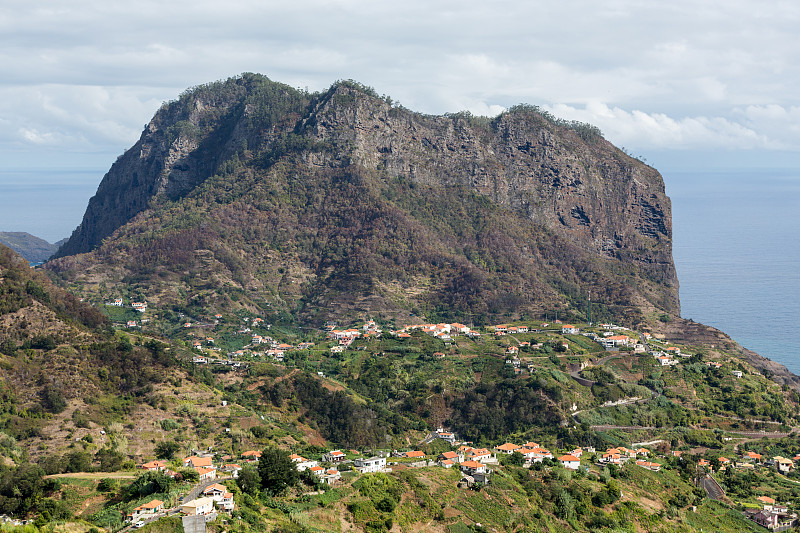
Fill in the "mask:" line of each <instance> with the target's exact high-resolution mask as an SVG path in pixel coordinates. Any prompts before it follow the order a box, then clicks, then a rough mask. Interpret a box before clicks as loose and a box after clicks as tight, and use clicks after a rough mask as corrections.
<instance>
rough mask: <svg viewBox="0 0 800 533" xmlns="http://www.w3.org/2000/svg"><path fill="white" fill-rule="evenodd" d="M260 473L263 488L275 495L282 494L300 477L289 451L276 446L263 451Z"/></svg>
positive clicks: (259, 465) (259, 463) (259, 466)
mask: <svg viewBox="0 0 800 533" xmlns="http://www.w3.org/2000/svg"><path fill="white" fill-rule="evenodd" d="M258 475H259V477H260V478H261V488H263V489H264V490H265V491H267V492H268V493H270V494H273V495H274V494H280V493H281V492H283V491H284V490H286V488H288V487H290V486H292V485H294V484H296V483H297V481H298V479H299V475H298V472H297V468H295V466H294V463H293V462H292V460H291V459H290V458H289V452H286V451H283V450H281V449H279V448H276V447H274V446H270V447H269V448H267V449H265V450H264V451H263V452H262V454H261V458H260V459H259V460H258Z"/></svg>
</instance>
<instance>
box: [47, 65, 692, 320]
mask: <svg viewBox="0 0 800 533" xmlns="http://www.w3.org/2000/svg"><path fill="white" fill-rule="evenodd" d="M670 215H671V213H670V202H669V198H668V197H667V196H666V195H665V193H664V184H663V181H662V179H661V176H660V175H659V174H658V172H657V171H655V170H654V169H652V168H650V167H648V166H646V165H644V164H643V163H641V162H639V161H637V160H635V159H632V158H630V157H628V156H627V155H626V154H624V153H623V152H621V151H620V150H618V149H617V148H615V147H614V146H612V145H611V144H610V143H608V142H607V141H606V140H604V139H603V138H602V136H601V135H600V133H599V131H597V130H596V129H595V128H592V127H591V126H588V125H585V124H575V123H564V122H562V121H558V120H556V119H554V118H553V117H551V116H549V115H547V114H546V113H542V112H540V111H539V110H538V109H536V108H533V107H530V106H518V107H516V108H513V109H511V110H510V111H508V112H506V113H504V114H502V115H500V116H499V117H497V118H495V119H487V118H484V117H473V116H470V115H469V114H463V113H462V114H456V115H450V116H427V115H420V114H417V113H413V112H411V111H409V110H407V109H405V108H402V107H398V106H393V105H392V104H391V103H390V101H389V99H387V98H381V97H378V96H377V95H376V94H375V93H374V91H372V90H370V89H369V88H365V87H363V86H360V85H359V84H356V83H352V82H343V83H337V84H335V85H334V86H332V87H331V88H330V89H329V90H328V91H326V92H324V93H320V94H305V93H302V92H298V91H296V90H294V89H291V88H290V87H287V86H284V85H281V84H277V83H274V82H271V81H269V80H267V79H266V78H264V77H262V76H258V75H251V74H246V75H243V76H241V77H238V78H235V79H231V80H227V81H225V82H218V83H214V84H209V85H206V86H202V87H198V88H194V89H192V90H189V91H187V92H186V93H184V94H183V95H181V97H180V98H179V99H178V100H177V101H175V102H171V103H169V104H166V105H165V106H163V107H162V109H160V110H159V111H158V113H157V114H156V115H155V117H154V118H153V120H152V121H151V122H150V124H148V125H147V127H146V129H145V131H144V132H143V134H142V136H141V138H140V140H139V141H138V142H137V143H136V144H135V145H134V146H133V147H132V148H131V149H130V150H128V151H127V152H126V153H125V154H124V155H122V156H121V157H120V158H119V159H118V161H117V162H116V163H115V164H114V165H113V166H112V168H111V169H110V170H109V172H108V174H106V176H105V177H104V178H103V181H102V182H101V184H100V186H99V188H98V191H97V194H96V195H95V196H94V197H93V198H92V199H91V201H90V202H89V207H88V209H87V211H86V214H85V215H84V219H83V221H82V223H81V225H80V226H79V227H78V228H77V229H76V230H75V232H74V233H73V235H72V237H71V238H70V240H69V241H68V242H67V243H66V244H65V245H64V246H63V247H62V248H61V250H60V251H59V255H60V256H62V257H65V256H69V255H74V254H85V253H87V252H92V255H91V256H90V257H88V258H87V257H83V256H81V257H80V258H71V259H65V260H60V261H57V262H54V263H52V264H51V268H53V269H54V270H57V271H59V272H61V273H62V274H64V275H65V276H67V277H71V279H73V280H77V279H83V280H84V282H87V281H86V280H88V278H87V276H88V274H87V270H92V269H93V270H95V271H99V270H103V269H104V268H105V270H104V272H105V274H102V275H101V274H99V273H98V272H95V274H96V275H95V276H94V277H93V278H92V279H99V278H102V277H104V276H105V277H106V278H108V280H111V279H113V278H114V277H119V276H123V277H124V275H130V274H131V273H135V272H136V271H138V270H140V268H141V266H142V265H143V264H144V265H149V266H148V267H147V268H151V269H156V270H167V271H169V272H172V273H173V274H174V275H175V276H180V275H182V274H185V272H187V271H194V270H193V269H194V268H195V267H197V268H198V269H199V267H200V266H202V265H203V264H205V265H206V266H207V267H209V268H212V269H214V273H209V274H203V275H202V276H203V277H209V276H211V277H215V278H216V281H208V282H207V283H206V284H205V286H206V288H208V289H209V290H213V291H215V297H218V296H219V289H220V288H222V287H225V286H228V287H236V289H237V290H241V291H244V292H245V293H248V294H250V295H251V296H252V297H251V301H252V302H255V301H257V300H260V299H262V298H263V297H264V295H267V296H266V299H267V300H268V302H267V303H269V304H270V305H273V304H276V305H277V307H281V308H282V309H284V310H286V311H289V312H291V313H302V312H305V311H308V309H309V307H310V306H322V307H325V308H326V309H327V312H329V313H333V314H336V312H337V310H342V309H345V308H347V309H349V310H352V311H360V312H369V311H375V310H376V309H380V310H384V311H387V310H391V309H394V310H395V311H396V310H398V309H401V308H402V309H406V311H410V310H411V309H412V308H415V307H419V308H420V309H422V310H423V311H425V310H427V311H428V312H429V314H430V312H432V311H433V309H438V311H437V312H439V313H444V314H447V313H449V312H452V311H453V310H456V309H460V310H461V311H463V312H467V313H469V314H472V313H481V314H484V315H485V314H489V315H497V314H503V313H512V314H519V313H523V312H532V311H536V310H538V311H542V310H546V309H548V308H549V309H572V310H573V311H575V310H579V309H580V308H581V307H582V306H583V305H584V304H585V300H586V296H587V294H588V292H589V291H592V292H593V294H596V295H598V296H597V297H595V301H596V302H597V304H598V306H599V307H600V309H601V310H602V309H607V310H609V311H610V310H612V309H614V310H616V312H620V311H623V312H624V313H627V314H630V313H633V314H636V315H637V316H638V317H639V319H641V318H642V317H644V316H646V315H648V314H652V313H653V312H668V313H674V314H677V313H678V312H679V303H678V283H677V279H676V274H675V268H674V265H673V263H672V253H671V220H670ZM177 233H180V234H181V235H182V237H177V236H176V235H177ZM144 234H147V235H148V237H147V239H143V237H142V236H143V235H144ZM104 239H105V240H106V242H105V244H103V245H102V246H101V243H103V241H104ZM189 243H191V245H190V244H189ZM162 248H163V253H160V254H159V258H153V257H152V255H153V250H154V249H162ZM93 250H94V251H93ZM189 256H191V258H189ZM134 258H136V259H135V261H134V262H133V263H132V261H133V260H134ZM98 264H101V265H105V267H103V266H97V265H98ZM279 264H280V265H282V266H279ZM176 265H181V266H180V268H178V266H176ZM111 268H114V269H117V271H116V274H115V275H114V276H110V275H109V274H108V269H111ZM119 269H122V270H119ZM178 270H180V272H178ZM138 274H141V272H138ZM160 276H161V277H160V278H158V279H161V280H164V279H168V278H169V277H170V276H169V275H167V274H160ZM139 277H141V276H139ZM183 283H184V284H185V283H186V281H185V280H184V282H183ZM151 285H152V284H151ZM292 285H294V287H292ZM184 289H185V287H184ZM150 290H151V292H153V289H150ZM259 291H260V294H261V296H256V294H257V293H259ZM179 292H182V291H178V290H177V289H175V290H173V293H174V294H173V297H177V296H176V294H177V293H179ZM183 292H185V291H183ZM189 292H190V293H191V292H192V290H191V289H189ZM223 292H224V291H223ZM194 296H197V295H196V294H194ZM192 297H193V296H192V295H191V294H190V295H189V296H188V299H189V300H191V299H192ZM273 297H274V298H273ZM270 298H272V300H270ZM173 300H174V298H173ZM486 300H490V302H489V303H488V304H487V302H486Z"/></svg>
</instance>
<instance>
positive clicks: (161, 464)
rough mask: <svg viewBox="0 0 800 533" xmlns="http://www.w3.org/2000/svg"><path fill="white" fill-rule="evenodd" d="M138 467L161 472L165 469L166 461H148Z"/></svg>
mask: <svg viewBox="0 0 800 533" xmlns="http://www.w3.org/2000/svg"><path fill="white" fill-rule="evenodd" d="M139 468H142V469H144V470H155V471H158V472H163V471H164V470H166V469H167V462H166V461H150V462H149V463H144V464H143V465H142V466H140V467H139Z"/></svg>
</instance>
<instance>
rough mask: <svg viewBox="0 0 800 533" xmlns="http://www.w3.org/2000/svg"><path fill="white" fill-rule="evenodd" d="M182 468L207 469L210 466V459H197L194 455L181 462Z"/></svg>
mask: <svg viewBox="0 0 800 533" xmlns="http://www.w3.org/2000/svg"><path fill="white" fill-rule="evenodd" d="M183 466H185V467H188V468H198V467H205V468H208V467H210V466H211V457H197V456H196V455H192V456H191V457H187V458H185V459H184V460H183Z"/></svg>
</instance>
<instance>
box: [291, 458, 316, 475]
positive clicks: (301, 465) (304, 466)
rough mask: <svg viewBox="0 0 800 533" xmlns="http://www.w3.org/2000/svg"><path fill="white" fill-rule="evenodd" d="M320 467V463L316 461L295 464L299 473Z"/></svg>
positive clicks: (303, 461) (304, 460) (310, 460)
mask: <svg viewBox="0 0 800 533" xmlns="http://www.w3.org/2000/svg"><path fill="white" fill-rule="evenodd" d="M318 465H319V463H318V462H317V461H314V460H313V459H303V460H302V461H300V462H299V463H296V464H295V466H296V467H297V471H298V472H303V471H305V470H308V469H309V468H311V467H313V466H318Z"/></svg>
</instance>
